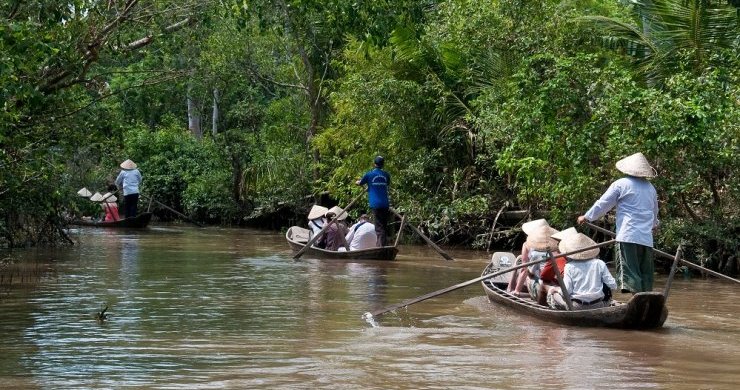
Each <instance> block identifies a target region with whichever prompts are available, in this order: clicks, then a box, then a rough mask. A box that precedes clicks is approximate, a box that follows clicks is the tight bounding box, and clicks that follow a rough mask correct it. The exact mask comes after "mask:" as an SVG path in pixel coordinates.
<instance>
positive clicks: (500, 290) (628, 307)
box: [481, 254, 668, 329]
mask: <svg viewBox="0 0 740 390" xmlns="http://www.w3.org/2000/svg"><path fill="white" fill-rule="evenodd" d="M503 258H506V259H507V260H508V258H507V257H506V256H504V257H503ZM514 258H515V257H514V255H513V254H511V257H510V259H514ZM511 265H513V264H511V263H510V262H507V264H494V263H489V264H488V266H487V267H486V268H485V269H484V270H483V273H482V276H484V275H487V274H490V273H493V272H496V271H498V270H501V269H504V268H508V267H510V266H511ZM509 275H510V274H509V273H506V274H504V275H500V276H496V277H493V278H491V279H486V280H483V281H481V284H482V285H483V290H484V291H485V292H486V295H487V296H488V300H490V301H491V302H495V303H499V304H502V305H504V306H507V307H510V308H512V309H514V310H516V311H519V312H522V313H525V314H528V315H531V316H533V317H537V318H540V319H543V320H547V321H551V322H556V323H559V324H564V325H576V326H591V327H607V328H619V329H654V328H660V327H661V326H663V322H665V320H666V318H667V317H668V309H667V308H666V306H665V297H664V296H663V294H662V293H660V292H641V293H637V294H635V295H633V296H632V298H631V299H630V300H629V301H627V302H625V303H619V302H616V303H614V304H613V305H612V306H608V307H602V308H598V309H587V310H574V311H568V310H555V309H551V308H549V307H547V306H542V305H539V304H537V302H535V301H533V300H532V299H530V298H520V297H517V296H514V295H512V294H510V293H508V292H506V287H507V284H508V276H509Z"/></svg>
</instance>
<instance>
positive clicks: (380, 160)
mask: <svg viewBox="0 0 740 390" xmlns="http://www.w3.org/2000/svg"><path fill="white" fill-rule="evenodd" d="M373 164H375V166H376V167H378V168H383V165H385V159H384V158H383V156H375V160H373Z"/></svg>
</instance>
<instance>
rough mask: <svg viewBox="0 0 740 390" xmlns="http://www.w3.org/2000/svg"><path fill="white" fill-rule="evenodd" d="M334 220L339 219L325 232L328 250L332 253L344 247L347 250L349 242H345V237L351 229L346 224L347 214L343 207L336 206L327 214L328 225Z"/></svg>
mask: <svg viewBox="0 0 740 390" xmlns="http://www.w3.org/2000/svg"><path fill="white" fill-rule="evenodd" d="M333 218H337V220H336V222H334V223H332V224H330V225H329V227H328V228H326V232H325V233H326V249H327V250H330V251H336V250H339V248H341V247H344V248H345V249H346V248H347V242H346V241H345V238H344V237H345V236H346V235H347V233H349V229H348V228H347V225H346V224H345V223H344V220H345V219H346V218H347V213H345V212H343V210H342V208H341V207H339V206H334V207H332V208H330V209H329V212H327V213H326V220H327V223H328V222H329V221H331V220H332V219H333Z"/></svg>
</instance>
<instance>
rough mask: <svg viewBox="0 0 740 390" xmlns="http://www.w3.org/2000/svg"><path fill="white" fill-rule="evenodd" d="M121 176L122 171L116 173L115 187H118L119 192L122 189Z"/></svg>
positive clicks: (122, 174)
mask: <svg viewBox="0 0 740 390" xmlns="http://www.w3.org/2000/svg"><path fill="white" fill-rule="evenodd" d="M123 176H124V171H121V172H120V173H118V177H116V187H118V189H119V190H121V189H123Z"/></svg>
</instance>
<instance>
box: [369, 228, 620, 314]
mask: <svg viewBox="0 0 740 390" xmlns="http://www.w3.org/2000/svg"><path fill="white" fill-rule="evenodd" d="M615 242H617V241H616V240H610V241H605V242H602V243H600V244H596V245H592V246H589V247H586V248H582V249H579V250H576V251H572V252H568V253H563V254H559V255H556V256H547V257H545V258H544V259H540V260H535V261H529V262H526V263H524V264H520V265H516V266H513V267H510V268H506V269H503V270H501V271H498V272H494V273H490V274H486V275H483V276H480V277H477V278H475V279H471V280H468V281H467V282H462V283H458V284H456V285H454V286H450V287H447V288H443V289H441V290H437V291H434V292H430V293H428V294H424V295H422V296H419V297H416V298H412V299H408V300H405V301H403V302H401V303H397V304H395V305H391V306H388V307H386V308H383V309H379V310H375V311H373V312H367V313H365V314H363V315H362V317H363V318H365V319H366V320H367V319H372V318H373V317H377V316H379V315H381V314H385V313H387V312H389V311H393V310H397V309H400V308H402V307H406V306H409V305H413V304H414V303H418V302H421V301H426V300H427V299H429V298H434V297H436V296H438V295H442V294H446V293H448V292H450V291H455V290H458V289H461V288H463V287H467V286H470V285H471V284H475V283H478V282H480V281H483V280H486V279H490V278H492V277H494V276H498V275H502V274H505V273H508V272H511V271H513V270H516V269H519V268H524V267H529V266H530V265H534V264H538V263H544V262H545V261H548V260H550V258H553V257H561V256H565V257H568V256H570V255H573V254H576V253H580V252H585V251H587V250H591V249H594V248H600V247H602V246H606V245H611V244H614V243H615Z"/></svg>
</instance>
